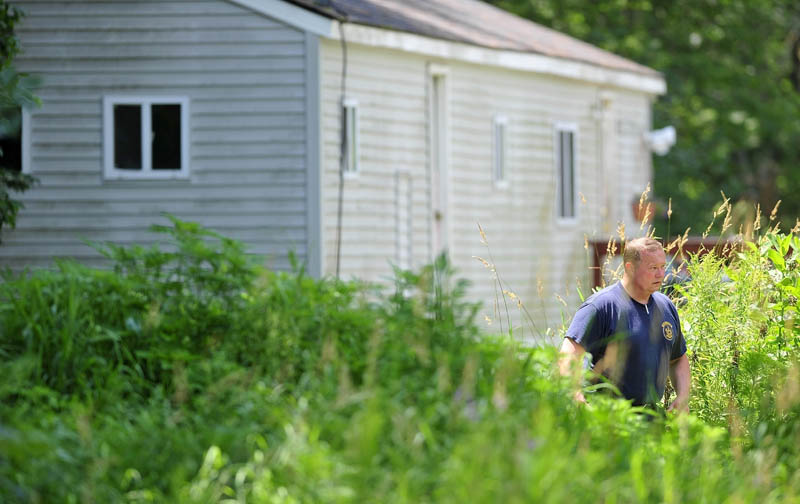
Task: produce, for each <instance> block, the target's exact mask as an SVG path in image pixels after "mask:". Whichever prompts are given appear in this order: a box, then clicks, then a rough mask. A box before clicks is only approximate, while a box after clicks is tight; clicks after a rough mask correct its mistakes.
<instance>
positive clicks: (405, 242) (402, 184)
mask: <svg viewBox="0 0 800 504" xmlns="http://www.w3.org/2000/svg"><path fill="white" fill-rule="evenodd" d="M394 180H395V229H396V233H397V237H396V239H395V245H396V247H397V252H396V257H395V260H396V261H397V266H398V267H400V268H402V269H409V268H411V258H412V257H414V256H413V251H412V249H411V246H412V236H411V230H412V229H413V226H412V217H413V216H412V211H411V210H412V204H413V203H412V198H411V197H412V194H413V191H412V184H411V174H409V173H408V172H405V171H397V172H396V173H395V178H394Z"/></svg>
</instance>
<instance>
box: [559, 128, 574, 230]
mask: <svg viewBox="0 0 800 504" xmlns="http://www.w3.org/2000/svg"><path fill="white" fill-rule="evenodd" d="M555 136H556V171H557V174H556V185H557V187H556V195H557V196H556V197H557V201H556V206H557V209H558V217H559V218H561V219H574V218H575V216H576V208H575V201H576V194H577V187H576V177H575V129H574V128H570V127H563V126H562V127H557V128H556V135H555Z"/></svg>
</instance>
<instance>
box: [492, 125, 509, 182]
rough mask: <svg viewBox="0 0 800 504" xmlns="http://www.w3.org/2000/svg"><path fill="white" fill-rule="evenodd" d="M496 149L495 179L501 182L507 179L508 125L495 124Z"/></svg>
mask: <svg viewBox="0 0 800 504" xmlns="http://www.w3.org/2000/svg"><path fill="white" fill-rule="evenodd" d="M494 149H495V151H494V179H495V180H497V181H501V180H504V179H505V177H506V125H505V124H503V123H495V126H494Z"/></svg>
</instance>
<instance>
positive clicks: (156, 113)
mask: <svg viewBox="0 0 800 504" xmlns="http://www.w3.org/2000/svg"><path fill="white" fill-rule="evenodd" d="M103 131H104V146H103V147H104V152H105V176H106V178H111V179H142V178H186V177H188V175H189V100H188V99H187V98H163V97H159V98H141V97H106V98H105V99H104V100H103Z"/></svg>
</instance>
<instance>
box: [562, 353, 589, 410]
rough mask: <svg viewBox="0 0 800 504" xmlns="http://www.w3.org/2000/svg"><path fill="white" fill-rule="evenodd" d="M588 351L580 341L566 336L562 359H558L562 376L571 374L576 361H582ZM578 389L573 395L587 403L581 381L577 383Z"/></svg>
mask: <svg viewBox="0 0 800 504" xmlns="http://www.w3.org/2000/svg"><path fill="white" fill-rule="evenodd" d="M584 353H586V350H585V349H584V348H583V346H581V344H580V343H577V342H576V341H575V340H573V339H572V338H564V341H563V342H562V343H561V355H562V357H561V359H560V360H559V361H558V370H559V371H560V372H561V376H569V374H570V371H571V369H570V368H572V366H574V365H575V364H574V363H575V362H580V360H581V358H582V357H583V354H584ZM575 386H576V388H577V390H576V391H575V395H574V396H573V397H574V398H575V400H576V401H578V402H582V403H585V402H586V398H585V397H583V392H581V389H580V383H576V384H575Z"/></svg>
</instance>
